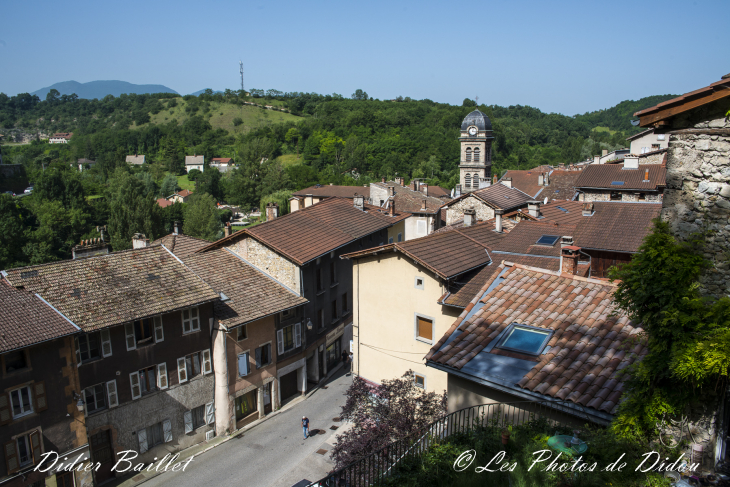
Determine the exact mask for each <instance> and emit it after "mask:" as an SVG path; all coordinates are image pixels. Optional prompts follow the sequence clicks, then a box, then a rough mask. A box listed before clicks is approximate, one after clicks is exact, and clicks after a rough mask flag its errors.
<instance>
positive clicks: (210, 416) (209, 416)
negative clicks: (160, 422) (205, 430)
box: [183, 402, 215, 433]
mask: <svg viewBox="0 0 730 487" xmlns="http://www.w3.org/2000/svg"><path fill="white" fill-rule="evenodd" d="M183 421H184V422H185V433H191V432H193V431H194V430H196V429H198V428H200V427H201V426H205V425H206V424H212V423H213V422H215V407H214V406H213V403H212V402H209V403H208V404H204V405H203V406H198V407H197V408H194V409H191V410H190V411H185V414H183Z"/></svg>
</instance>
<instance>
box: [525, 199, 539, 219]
mask: <svg viewBox="0 0 730 487" xmlns="http://www.w3.org/2000/svg"><path fill="white" fill-rule="evenodd" d="M527 211H528V212H529V213H530V216H531V217H532V218H540V202H539V201H537V200H532V201H528V202H527Z"/></svg>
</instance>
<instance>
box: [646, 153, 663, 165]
mask: <svg viewBox="0 0 730 487" xmlns="http://www.w3.org/2000/svg"><path fill="white" fill-rule="evenodd" d="M666 153H667V151H661V152H648V153H646V154H640V155H639V165H642V164H661V163H662V161H664V154H666Z"/></svg>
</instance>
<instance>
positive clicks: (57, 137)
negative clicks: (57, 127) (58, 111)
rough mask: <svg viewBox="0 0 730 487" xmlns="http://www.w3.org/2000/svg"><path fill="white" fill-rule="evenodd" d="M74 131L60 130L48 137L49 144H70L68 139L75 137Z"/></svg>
mask: <svg viewBox="0 0 730 487" xmlns="http://www.w3.org/2000/svg"><path fill="white" fill-rule="evenodd" d="M73 134H74V133H73V132H59V133H56V134H53V135H51V136H50V137H49V138H48V143H49V144H68V141H69V140H71V137H73Z"/></svg>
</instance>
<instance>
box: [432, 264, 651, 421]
mask: <svg viewBox="0 0 730 487" xmlns="http://www.w3.org/2000/svg"><path fill="white" fill-rule="evenodd" d="M496 279H497V277H495V279H492V280H489V281H487V282H486V283H485V284H484V286H482V288H481V289H480V291H479V292H478V293H477V294H476V296H475V297H474V299H472V301H471V302H470V303H469V305H468V306H467V307H466V309H465V310H464V311H463V312H462V314H461V316H459V318H458V319H457V320H456V321H455V322H454V324H453V325H452V326H451V328H450V329H449V330H448V331H447V332H446V334H445V335H444V336H443V337H442V338H441V339H440V340H439V341H438V343H437V344H436V345H434V346H433V348H431V351H430V352H429V353H428V355H427V356H426V359H427V360H428V361H430V362H432V363H436V364H440V365H442V366H445V367H447V368H451V369H453V370H454V371H460V373H462V374H467V375H472V376H474V377H478V378H480V379H483V380H491V381H494V382H497V383H500V384H502V385H506V386H507V387H511V388H514V389H515V390H520V389H522V390H527V391H530V392H532V393H535V394H539V395H541V396H548V397H552V398H555V399H561V400H568V401H571V402H573V403H576V404H580V405H581V406H584V407H587V408H591V409H593V410H597V411H603V412H605V413H609V414H612V413H614V412H615V410H616V406H617V404H618V403H619V400H620V398H621V395H622V393H623V387H624V386H623V382H622V380H623V376H622V373H621V372H622V371H623V370H624V369H626V367H628V366H629V365H630V364H632V363H634V362H636V361H637V360H640V359H641V357H643V356H644V355H645V354H646V352H647V348H646V345H645V344H644V343H643V342H632V341H631V340H630V339H634V338H636V337H637V335H638V334H639V333H640V332H641V331H642V329H641V327H640V326H639V325H636V324H634V323H632V322H631V321H630V320H629V319H628V317H627V316H626V314H625V313H623V312H621V311H619V310H617V309H616V307H615V305H614V302H613V292H614V290H615V286H613V285H612V284H610V283H609V282H608V281H603V280H597V279H587V278H581V277H576V276H570V275H567V274H558V273H557V272H550V271H545V270H541V269H536V268H532V267H526V266H522V265H519V264H515V265H512V266H505V272H504V273H503V274H501V276H499V279H502V280H501V282H500V281H495V280H496ZM493 283H494V284H495V286H494V287H493V289H491V290H490V292H489V293H486V292H487V290H488V289H489V287H490V285H492V284H493ZM475 307H477V311H476V312H475V313H473V314H472V315H471V316H469V313H470V312H471V311H472V310H473V309H474V308H475ZM467 317H468V319H467ZM512 323H519V324H525V325H530V326H535V327H539V328H545V329H548V330H552V331H553V334H552V336H551V337H550V339H549V341H548V344H547V345H548V347H549V349H548V348H547V347H546V350H547V351H546V352H543V354H542V355H539V356H538V357H537V360H538V361H537V362H535V365H530V364H531V361H529V360H520V361H519V362H520V363H521V364H522V365H523V366H524V367H525V368H523V369H520V370H519V371H518V372H517V373H516V374H515V373H514V371H515V369H514V368H512V370H511V371H507V372H506V373H505V375H504V376H502V377H499V376H497V375H496V373H495V369H490V368H489V367H488V366H486V367H485V364H486V363H489V361H490V360H492V359H493V357H494V356H495V354H494V353H493V351H492V347H493V346H494V345H495V344H496V343H497V342H496V339H497V338H498V336H499V335H500V333H501V332H502V331H504V330H505V329H506V328H507V327H508V326H509V325H510V324H512ZM457 330H458V331H457ZM447 342H448V343H447ZM493 342H494V343H493ZM533 360H534V359H533ZM480 365H481V367H480ZM538 397H539V396H538Z"/></svg>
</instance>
